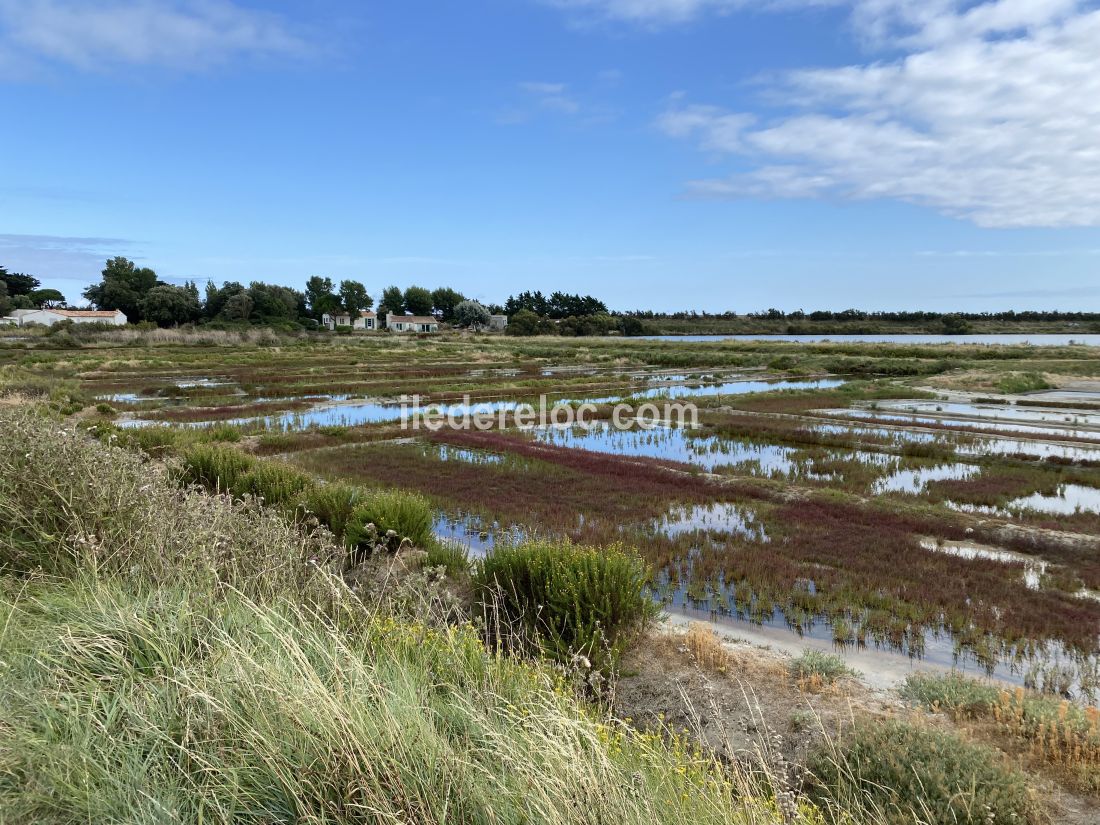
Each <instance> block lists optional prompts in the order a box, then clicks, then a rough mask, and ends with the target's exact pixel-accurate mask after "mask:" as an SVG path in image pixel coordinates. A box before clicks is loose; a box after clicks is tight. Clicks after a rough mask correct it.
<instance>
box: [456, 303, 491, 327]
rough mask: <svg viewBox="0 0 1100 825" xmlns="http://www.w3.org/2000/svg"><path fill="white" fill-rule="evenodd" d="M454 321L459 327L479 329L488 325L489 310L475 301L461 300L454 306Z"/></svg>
mask: <svg viewBox="0 0 1100 825" xmlns="http://www.w3.org/2000/svg"><path fill="white" fill-rule="evenodd" d="M454 322H455V323H456V324H458V325H459V326H460V327H470V328H472V329H481V328H482V327H487V326H489V310H487V309H486V308H485V307H483V306H482V305H481V304H479V303H478V302H477V301H461V302H459V304H458V306H456V307H455V316H454Z"/></svg>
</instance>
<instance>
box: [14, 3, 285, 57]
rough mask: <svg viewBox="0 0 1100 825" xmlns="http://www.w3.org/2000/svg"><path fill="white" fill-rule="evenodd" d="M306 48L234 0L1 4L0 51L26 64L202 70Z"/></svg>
mask: <svg viewBox="0 0 1100 825" xmlns="http://www.w3.org/2000/svg"><path fill="white" fill-rule="evenodd" d="M305 50H306V45H305V42H304V41H303V40H302V39H301V38H300V37H299V36H297V35H296V34H294V33H293V32H292V31H290V29H289V27H288V26H287V24H286V23H285V21H283V20H282V19H281V18H279V17H278V16H276V15H273V14H269V13H266V12H260V11H256V10H253V9H249V8H245V7H243V6H239V5H236V4H234V3H233V2H231V1H230V0H166V1H165V2H156V1H155V0H0V52H4V53H7V54H8V55H9V58H10V56H11V55H19V56H20V57H21V59H22V60H26V61H45V62H49V63H60V64H67V65H71V66H76V67H77V68H81V69H103V68H111V67H118V66H127V65H130V66H170V67H173V68H179V69H201V68H206V67H208V66H210V65H212V64H216V63H220V62H222V61H224V60H227V59H229V58H231V57H234V56H238V55H285V54H300V53H303V52H304V51H305Z"/></svg>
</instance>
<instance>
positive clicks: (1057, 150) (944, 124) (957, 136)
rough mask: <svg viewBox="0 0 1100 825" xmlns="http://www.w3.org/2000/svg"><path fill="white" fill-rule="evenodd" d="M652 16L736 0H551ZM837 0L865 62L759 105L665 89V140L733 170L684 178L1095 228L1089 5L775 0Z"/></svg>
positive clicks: (1098, 139) (689, 15) (696, 13)
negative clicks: (772, 108) (763, 112)
mask: <svg viewBox="0 0 1100 825" xmlns="http://www.w3.org/2000/svg"><path fill="white" fill-rule="evenodd" d="M553 2H554V3H555V4H556V5H558V6H560V7H563V8H567V9H570V10H572V11H573V12H582V11H583V12H587V13H590V14H597V15H600V16H602V17H604V18H608V19H618V20H627V21H633V22H636V23H645V24H652V25H675V24H684V23H688V22H690V21H692V20H695V19H697V18H701V17H704V16H705V15H707V14H713V13H730V12H735V11H739V10H741V9H747V8H748V4H747V3H744V2H742V1H741V0H553ZM824 5H843V6H845V7H847V8H848V9H849V13H850V20H851V25H852V28H853V31H854V33H855V35H856V37H857V38H858V41H859V43H860V44H861V45H862V46H863V47H864V48H865V49H868V50H870V52H871V54H872V55H875V54H877V55H882V57H881V58H880V59H878V60H873V61H870V62H862V63H854V64H852V65H847V66H839V67H831V68H816V69H806V70H801V71H795V72H791V73H788V74H787V75H785V76H784V77H782V78H781V79H780V80H778V81H777V82H775V83H773V84H772V85H771V87H770V88H769V89H768V92H769V100H779V101H782V104H781V111H782V114H780V115H778V116H768V117H762V116H760V115H759V114H757V113H754V112H744V111H730V110H728V109H726V108H723V107H721V106H717V105H700V104H691V103H687V102H684V101H683V100H682V99H677V100H675V101H673V102H672V103H671V104H670V105H669V106H668V108H667V109H666V111H665V112H664V113H663V114H662V115H661V116H660V118H659V119H658V126H659V128H660V129H661V130H663V131H664V132H665V133H666V134H668V135H669V136H671V137H675V138H680V139H687V140H693V141H695V142H696V143H697V145H698V146H699V148H700V149H702V150H705V151H707V152H709V153H711V154H718V155H720V156H729V157H730V158H731V160H734V161H736V165H737V166H738V167H739V171H738V172H737V173H735V174H730V175H728V176H725V177H718V178H704V179H700V180H695V181H691V182H689V184H688V191H689V193H691V194H693V195H696V196H700V197H714V198H744V197H771V198H848V199H875V198H888V199H894V200H899V201H904V202H907V203H913V204H918V205H921V206H926V207H930V208H932V209H935V210H937V211H939V212H941V213H943V214H945V215H948V216H951V217H954V218H960V219H965V220H969V221H972V222H974V223H976V224H978V225H980V226H985V227H1031V226H1044V227H1065V226H1100V10H1098V9H1097V8H1096V6H1097V4H1096V3H1095V2H1083V0H987V2H979V3H975V2H973V0H967V1H966V2H964V1H963V0H852V1H851V2H846V3H829V2H828V0H817V1H816V2H815V0H786V2H775V3H767V4H763V5H761V4H755V5H754V6H753V8H754V9H758V10H759V9H767V10H780V9H782V10H788V11H797V10H799V9H806V8H809V7H820V6H824Z"/></svg>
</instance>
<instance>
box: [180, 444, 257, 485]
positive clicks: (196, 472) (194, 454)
mask: <svg viewBox="0 0 1100 825" xmlns="http://www.w3.org/2000/svg"><path fill="white" fill-rule="evenodd" d="M182 458H183V474H182V480H183V481H184V482H187V483H191V484H201V485H203V486H204V487H207V488H209V489H211V490H223V491H224V490H237V489H238V486H239V485H240V483H241V479H243V478H244V476H245V475H246V474H247V473H249V472H250V471H251V470H252V469H253V468H254V467H255V466H256V464H257V461H256V459H254V458H252V456H249V455H245V454H244V453H242V452H241V451H240V450H237V449H234V448H233V447H222V446H220V445H218V444H195V445H194V446H192V447H190V448H188V449H187V450H186V451H185V452H184V454H183V456H182Z"/></svg>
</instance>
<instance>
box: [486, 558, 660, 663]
mask: <svg viewBox="0 0 1100 825" xmlns="http://www.w3.org/2000/svg"><path fill="white" fill-rule="evenodd" d="M648 578H649V575H648V570H647V568H646V565H645V563H644V562H643V561H642V560H641V559H640V558H639V557H638V556H636V555H634V554H632V553H627V552H625V551H624V550H623V549H621V548H619V547H607V548H596V547H584V546H581V545H577V544H573V543H572V542H570V541H568V540H566V541H549V540H531V541H525V542H522V543H521V544H517V545H506V546H501V547H496V548H494V549H493V550H492V551H490V552H489V553H488V554H487V555H486V556H485V557H484V558H483V559H481V560H480V561H479V562H478V563H477V564H476V565H475V567H474V588H475V598H476V606H477V609H478V610H479V611H480V612H481V613H482V615H483V616H484V617H485V620H486V623H487V626H488V631H489V633H490V637H491V639H492V640H493V641H494V642H496V643H498V644H502V645H504V646H505V647H507V648H508V649H514V650H520V651H524V650H525V651H528V652H534V653H539V654H541V655H545V656H549V657H551V658H553V659H556V660H558V661H559V662H562V663H569V662H571V661H573V659H574V657H575V656H578V655H579V656H584V657H587V658H588V660H589V662H590V664H591V665H592V666H593V667H594V668H596V669H598V670H600V671H602V672H605V673H609V672H612V671H614V669H615V668H616V666H617V664H618V659H619V657H620V655H621V654H622V652H623V650H624V649H625V647H626V645H627V643H628V642H629V641H630V639H631V638H632V637H633V636H634V635H635V634H636V633H638V632H639V631H641V630H642V629H643V628H644V627H645V626H646V625H647V624H648V623H649V622H650V621H651V620H653V619H654V618H655V617H656V615H657V613H658V612H659V608H658V607H657V605H656V604H655V603H654V602H653V601H652V599H650V598H649V596H648V594H647V593H646V590H645V587H646V582H647V581H648Z"/></svg>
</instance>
